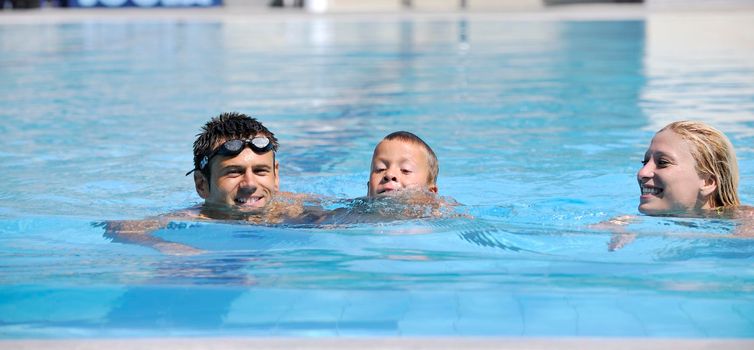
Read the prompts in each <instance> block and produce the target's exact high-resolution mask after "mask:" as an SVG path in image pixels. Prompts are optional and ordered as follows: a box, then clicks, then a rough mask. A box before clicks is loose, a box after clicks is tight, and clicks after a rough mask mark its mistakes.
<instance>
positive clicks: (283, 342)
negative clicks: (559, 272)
mask: <svg viewBox="0 0 754 350" xmlns="http://www.w3.org/2000/svg"><path fill="white" fill-rule="evenodd" d="M50 348H55V349H77V350H87V349H108V350H130V349H161V350H162V349H166V348H168V349H171V348H181V349H195V350H200V349H231V350H233V349H249V348H254V349H280V350H284V349H355V348H357V349H464V348H465V349H527V350H538V349H556V348H557V349H560V350H569V349H607V348H609V349H610V350H623V349H625V350H652V349H685V350H695V349H721V348H722V349H741V350H744V349H754V339H688V338H686V339H680V338H678V339H674V338H593V337H590V338H578V337H569V338H523V337H522V338H514V337H505V338H500V337H406V338H396V337H359V338H332V337H324V338H305V337H296V338H243V337H232V338H230V337H218V338H208V337H202V338H123V339H27V340H18V339H16V340H7V339H6V340H0V349H18V350H32V349H50Z"/></svg>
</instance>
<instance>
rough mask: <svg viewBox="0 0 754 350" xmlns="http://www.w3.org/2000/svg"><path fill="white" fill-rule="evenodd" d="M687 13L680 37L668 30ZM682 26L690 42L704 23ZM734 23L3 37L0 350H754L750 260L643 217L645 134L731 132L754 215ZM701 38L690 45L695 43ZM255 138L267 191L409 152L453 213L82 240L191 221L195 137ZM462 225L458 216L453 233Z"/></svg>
mask: <svg viewBox="0 0 754 350" xmlns="http://www.w3.org/2000/svg"><path fill="white" fill-rule="evenodd" d="M689 16H691V15H689ZM700 18H701V19H700ZM753 24H754V20H752V18H751V16H746V15H733V14H731V15H729V17H726V18H723V19H720V18H715V17H703V16H701V17H699V18H692V19H686V20H684V18H683V16H681V17H680V19H679V18H677V17H672V16H654V17H650V18H648V19H647V20H646V21H602V22H600V21H594V22H590V21H575V22H566V21H510V20H508V21H502V20H501V21H496V20H491V19H489V18H487V19H482V18H474V17H473V16H472V17H469V18H468V19H447V18H444V19H443V18H438V19H431V18H424V19H417V20H380V21H374V22H370V21H367V22H363V21H350V20H348V19H347V18H345V17H344V18H341V19H332V18H330V19H328V18H320V19H291V20H280V21H265V22H263V23H252V22H248V23H243V22H239V23H233V22H218V23H206V22H192V21H182V22H178V21H167V20H165V21H151V22H118V23H106V22H97V21H90V22H83V23H75V24H49V25H0V52H1V54H0V91H2V94H0V105H1V106H2V108H0V120H2V123H0V135H2V137H1V138H0V164H2V165H0V172H1V173H2V177H3V178H2V180H3V181H2V182H0V337H3V338H17V337H24V338H26V337H34V338H37V337H55V338H57V337H109V336H183V335H189V336H191V335H206V334H211V335H232V336H239V335H260V336H266V335H276V336H277V335H296V336H325V335H404V336H405V335H444V336H454V335H461V336H467V335H501V336H519V335H524V336H538V337H540V336H620V337H644V336H649V337H690V338H700V337H735V338H752V337H754V316H752V315H754V268H753V267H752V266H754V264H753V263H754V240H751V239H737V238H734V237H733V233H734V232H735V231H736V224H735V223H734V222H731V221H726V220H712V219H671V218H650V217H644V216H640V217H639V220H638V221H637V222H636V223H634V224H632V225H631V226H629V230H630V231H631V232H635V233H637V235H638V236H637V238H636V240H635V241H633V242H631V243H630V244H628V245H626V246H625V247H624V248H622V249H619V250H617V251H608V242H609V241H610V239H611V234H610V233H609V232H607V231H604V230H599V229H594V228H590V225H592V224H595V223H598V222H601V221H604V220H608V219H610V218H612V217H615V216H619V215H626V214H633V215H636V214H638V213H637V211H636V205H637V202H638V194H639V190H638V186H637V184H636V180H635V172H636V170H637V169H638V168H639V166H640V161H641V158H642V155H643V152H644V150H645V148H646V147H647V145H648V143H649V140H650V139H651V137H652V134H653V132H654V131H656V130H657V129H658V128H660V127H661V126H663V125H664V124H665V123H667V122H668V121H670V120H675V119H701V120H705V121H707V122H709V123H711V124H713V125H715V126H717V127H719V128H720V129H722V130H724V131H725V132H726V133H727V134H728V135H729V137H730V138H731V140H732V142H733V144H734V145H735V147H736V149H737V152H738V156H739V162H740V167H741V180H742V181H741V188H740V190H741V195H742V198H743V201H744V202H746V203H753V202H754V198H752V195H751V194H752V193H754V40H751V37H750V36H747V35H750V34H746V33H754V25H753ZM710 32H711V33H715V35H709V33H710ZM224 111H240V112H244V113H248V114H251V115H254V116H257V117H258V118H259V119H260V120H261V121H263V122H264V123H265V125H267V126H268V127H269V128H270V129H271V130H273V131H274V132H275V133H276V135H277V136H278V137H279V139H280V143H281V147H280V151H279V153H278V159H279V161H280V163H281V187H282V190H285V191H293V192H306V193H314V194H320V195H325V196H328V197H332V198H341V199H348V198H355V197H359V196H363V195H365V194H366V181H367V177H368V169H369V159H370V156H371V152H372V149H373V147H374V145H375V144H376V143H377V142H378V141H379V140H380V139H381V138H382V137H383V136H384V135H386V134H387V133H389V132H392V131H396V130H409V131H412V132H415V133H417V134H418V135H420V136H421V137H422V138H424V139H425V140H426V141H427V142H428V143H429V144H430V145H431V146H432V147H433V148H434V150H435V152H436V153H437V155H438V157H439V160H440V178H439V188H440V193H441V194H442V195H444V196H449V197H452V198H454V199H455V200H457V201H458V202H460V203H462V204H463V205H464V206H462V207H460V208H459V211H461V212H463V213H464V214H468V215H467V216H464V217H461V218H446V219H435V220H429V219H422V220H408V221H405V220H403V221H393V222H387V223H366V224H353V225H348V226H344V227H327V228H317V227H305V226H279V225H277V226H276V225H271V226H255V225H243V224H237V223H191V222H177V223H174V224H171V225H170V226H168V227H167V228H165V229H162V230H159V231H157V232H156V233H155V235H156V236H158V237H160V238H163V239H165V240H169V241H174V242H180V243H183V244H186V245H190V246H193V247H196V248H199V249H202V250H204V251H206V253H205V254H202V255H197V256H189V257H186V256H169V255H163V254H161V253H159V252H156V251H154V250H152V249H149V248H145V247H140V246H135V245H128V244H122V243H114V242H111V241H110V240H109V239H107V238H106V237H104V236H103V233H104V232H103V228H102V227H100V226H97V225H96V224H95V223H97V222H101V221H103V220H110V219H140V218H144V217H147V216H151V215H156V214H161V213H168V212H171V211H175V210H179V209H183V208H186V207H190V206H193V205H195V204H197V203H199V202H200V199H199V197H198V196H197V195H196V194H195V193H194V190H193V183H192V180H191V178H190V177H185V176H183V174H184V173H185V172H186V171H188V170H189V169H191V168H192V166H193V165H192V157H191V146H192V142H193V139H194V136H195V135H196V134H197V133H198V132H199V128H200V126H201V125H202V124H203V123H204V122H206V121H207V120H208V119H209V118H210V117H212V116H215V115H217V114H219V113H221V112H224ZM468 216H471V217H468Z"/></svg>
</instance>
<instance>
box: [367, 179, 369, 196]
mask: <svg viewBox="0 0 754 350" xmlns="http://www.w3.org/2000/svg"><path fill="white" fill-rule="evenodd" d="M367 196H369V181H367Z"/></svg>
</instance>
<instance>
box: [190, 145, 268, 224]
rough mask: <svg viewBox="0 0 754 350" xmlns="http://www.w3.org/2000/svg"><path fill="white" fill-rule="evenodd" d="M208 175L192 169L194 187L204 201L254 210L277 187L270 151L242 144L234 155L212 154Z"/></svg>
mask: <svg viewBox="0 0 754 350" xmlns="http://www.w3.org/2000/svg"><path fill="white" fill-rule="evenodd" d="M209 166H210V174H211V175H210V177H211V178H210V179H209V182H207V181H206V178H205V177H204V175H202V174H200V173H199V172H196V175H195V176H194V180H195V182H196V191H197V193H199V196H201V197H202V198H204V201H205V204H213V205H219V206H225V207H229V208H233V209H238V210H241V211H254V210H258V209H261V208H262V207H264V206H265V205H267V204H268V203H269V202H270V201H271V200H272V198H273V196H274V194H275V192H277V191H278V190H279V188H280V180H279V177H278V175H279V173H278V164H277V163H275V159H274V156H273V152H272V151H270V152H267V153H263V154H256V153H254V151H252V150H251V149H250V148H249V147H245V148H244V149H243V151H241V153H239V154H238V155H236V156H220V155H218V156H215V157H213V158H212V160H211V163H210V164H209Z"/></svg>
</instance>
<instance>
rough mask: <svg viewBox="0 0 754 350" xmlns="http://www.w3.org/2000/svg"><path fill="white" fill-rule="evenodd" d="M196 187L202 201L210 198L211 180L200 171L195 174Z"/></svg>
mask: <svg viewBox="0 0 754 350" xmlns="http://www.w3.org/2000/svg"><path fill="white" fill-rule="evenodd" d="M194 187H196V193H197V194H198V195H199V197H202V199H207V197H209V180H208V179H207V178H206V177H205V176H204V174H202V173H201V172H199V171H195V172H194Z"/></svg>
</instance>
